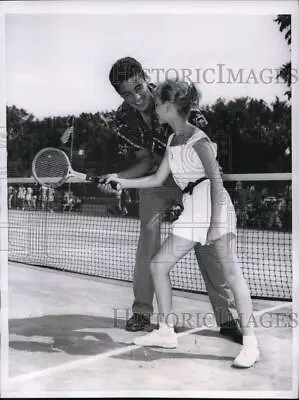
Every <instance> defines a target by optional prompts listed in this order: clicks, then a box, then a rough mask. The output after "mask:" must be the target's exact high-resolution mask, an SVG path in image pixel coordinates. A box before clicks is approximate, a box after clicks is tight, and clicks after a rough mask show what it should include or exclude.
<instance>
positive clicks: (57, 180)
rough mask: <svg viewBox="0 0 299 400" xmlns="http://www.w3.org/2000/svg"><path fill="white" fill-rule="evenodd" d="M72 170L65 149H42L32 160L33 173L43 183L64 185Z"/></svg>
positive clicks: (44, 184)
mask: <svg viewBox="0 0 299 400" xmlns="http://www.w3.org/2000/svg"><path fill="white" fill-rule="evenodd" d="M70 171H71V163H70V160H69V158H68V156H67V155H66V154H65V152H64V151H62V150H60V149H56V148H55V147H46V148H44V149H42V150H40V151H39V152H38V153H37V154H36V155H35V157H34V159H33V161H32V175H33V177H34V179H35V180H36V181H37V182H38V183H39V184H40V185H41V186H46V187H50V188H53V189H55V188H57V187H59V186H61V185H63V184H64V183H65V182H66V180H67V178H68V176H69V174H70Z"/></svg>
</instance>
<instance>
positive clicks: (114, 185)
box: [86, 175, 119, 190]
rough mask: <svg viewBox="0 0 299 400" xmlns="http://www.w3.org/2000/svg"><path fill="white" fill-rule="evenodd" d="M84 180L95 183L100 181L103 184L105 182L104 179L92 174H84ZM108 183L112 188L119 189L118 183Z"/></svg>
mask: <svg viewBox="0 0 299 400" xmlns="http://www.w3.org/2000/svg"><path fill="white" fill-rule="evenodd" d="M86 180H87V181H89V182H93V183H96V184H99V183H101V184H103V185H104V184H105V183H106V179H100V178H99V177H98V176H94V175H87V176H86ZM109 185H110V186H111V187H112V189H114V190H118V189H119V185H118V183H117V182H114V181H110V182H109Z"/></svg>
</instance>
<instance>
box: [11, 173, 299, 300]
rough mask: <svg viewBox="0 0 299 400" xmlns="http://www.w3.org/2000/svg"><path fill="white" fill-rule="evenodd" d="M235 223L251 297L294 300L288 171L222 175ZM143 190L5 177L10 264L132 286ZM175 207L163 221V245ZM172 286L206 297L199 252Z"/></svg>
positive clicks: (177, 270) (174, 274)
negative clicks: (45, 184)
mask: <svg viewBox="0 0 299 400" xmlns="http://www.w3.org/2000/svg"><path fill="white" fill-rule="evenodd" d="M223 178H224V183H225V187H226V188H227V190H228V192H229V193H230V195H231V198H232V200H233V203H234V205H235V209H236V213H237V218H238V236H237V250H238V256H239V259H240V262H241V266H242V270H243V274H244V276H245V279H246V280H247V282H248V284H249V287H250V291H251V295H252V297H256V298H267V299H280V300H290V299H291V298H292V233H291V231H292V226H291V225H292V198H291V185H292V182H291V174H248V175H247V174H242V175H224V177H223ZM138 202H139V199H138V191H137V190H129V191H124V192H123V196H122V197H121V198H115V197H111V196H110V197H109V196H104V195H103V194H102V193H101V192H100V191H99V190H98V189H96V188H95V187H94V185H92V184H89V183H86V184H81V183H80V184H78V183H72V184H67V185H64V186H62V187H61V188H59V189H55V191H54V190H53V191H51V190H50V191H42V190H41V188H40V187H39V186H38V185H36V184H35V183H34V180H33V179H32V178H9V179H8V207H9V210H8V219H9V230H8V232H9V234H8V237H9V248H8V253H9V260H11V261H16V262H22V263H26V264H31V265H38V266H43V267H50V268H55V269H58V270H65V271H70V272H75V273H82V274H86V275H92V276H98V277H104V278H111V279H118V280H122V281H132V278H133V271H134V262H135V253H136V249H137V244H138V237H139V230H140V221H139V218H138ZM176 209H178V206H177V205H176V204H173V205H172V207H171V208H170V211H169V213H166V214H165V216H164V221H163V223H162V233H161V237H162V240H163V239H164V238H165V237H166V236H167V234H168V233H169V232H170V221H171V219H172V218H173V216H174V215H175V210H176ZM171 280H172V284H173V287H174V288H176V289H181V290H184V291H191V292H206V287H205V283H204V280H203V278H202V276H201V274H200V270H199V268H198V265H197V261H196V257H195V254H194V252H193V251H192V252H191V253H189V254H187V255H186V256H185V257H184V259H183V260H181V261H180V262H179V263H178V264H177V265H176V266H175V267H174V269H173V270H172V271H171Z"/></svg>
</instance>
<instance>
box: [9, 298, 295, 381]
mask: <svg viewBox="0 0 299 400" xmlns="http://www.w3.org/2000/svg"><path fill="white" fill-rule="evenodd" d="M291 305H292V303H291V302H284V303H281V304H278V305H276V306H273V307H269V308H266V309H264V310H260V311H256V312H254V313H253V314H254V316H259V315H261V314H263V313H268V312H271V311H274V310H278V309H279V308H284V307H289V306H291ZM205 329H207V327H206V326H202V327H199V328H193V329H189V330H188V331H184V332H180V333H178V337H183V336H187V335H190V334H192V333H195V332H199V331H202V330H205ZM209 329H210V328H209ZM140 347H142V346H137V345H131V346H127V347H124V348H121V349H114V350H110V351H107V352H105V353H101V354H98V355H96V356H91V357H85V358H83V359H79V360H75V361H70V362H67V363H63V364H60V365H58V366H54V367H49V368H45V369H42V370H39V371H34V372H29V373H28V374H22V375H19V376H16V377H14V378H10V379H8V384H9V385H13V384H16V383H18V382H24V381H28V380H30V379H34V378H41V377H44V376H47V375H50V374H51V373H56V372H61V371H66V370H68V371H69V370H71V369H73V368H76V367H81V366H83V365H86V364H89V363H92V362H94V361H98V360H101V359H103V358H108V357H113V356H117V355H120V354H124V353H127V352H129V351H131V350H136V349H138V348H140Z"/></svg>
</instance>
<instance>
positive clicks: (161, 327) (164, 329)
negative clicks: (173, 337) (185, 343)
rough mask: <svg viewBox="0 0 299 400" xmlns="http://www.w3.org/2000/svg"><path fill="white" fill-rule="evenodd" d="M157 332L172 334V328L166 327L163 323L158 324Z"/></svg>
mask: <svg viewBox="0 0 299 400" xmlns="http://www.w3.org/2000/svg"><path fill="white" fill-rule="evenodd" d="M159 331H160V332H161V333H163V334H166V335H167V334H171V333H173V332H174V328H173V327H172V326H168V325H167V324H166V323H165V322H160V323H159Z"/></svg>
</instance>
